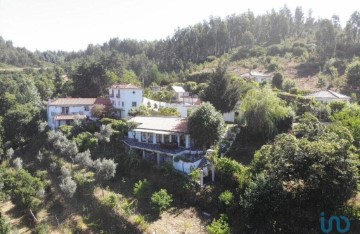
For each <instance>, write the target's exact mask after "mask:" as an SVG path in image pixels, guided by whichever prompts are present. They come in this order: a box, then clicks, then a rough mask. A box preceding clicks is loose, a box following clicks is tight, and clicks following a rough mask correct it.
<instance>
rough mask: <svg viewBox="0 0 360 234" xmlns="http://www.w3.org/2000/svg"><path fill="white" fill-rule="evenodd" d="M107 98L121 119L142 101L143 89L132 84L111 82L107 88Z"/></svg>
mask: <svg viewBox="0 0 360 234" xmlns="http://www.w3.org/2000/svg"><path fill="white" fill-rule="evenodd" d="M109 98H110V101H111V104H112V106H113V107H114V108H115V109H116V110H117V115H118V117H120V118H121V119H124V118H127V117H128V113H129V110H130V109H131V108H137V107H139V106H140V105H141V104H142V103H143V89H142V88H140V87H137V86H135V85H132V84H113V85H112V86H111V87H110V88H109Z"/></svg>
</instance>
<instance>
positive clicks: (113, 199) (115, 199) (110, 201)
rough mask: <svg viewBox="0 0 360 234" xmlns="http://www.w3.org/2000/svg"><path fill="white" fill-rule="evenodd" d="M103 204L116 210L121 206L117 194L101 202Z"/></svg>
mask: <svg viewBox="0 0 360 234" xmlns="http://www.w3.org/2000/svg"><path fill="white" fill-rule="evenodd" d="M101 204H102V205H103V206H105V207H108V208H110V209H114V208H115V207H116V206H117V205H118V204H119V197H118V196H116V195H115V194H110V195H109V196H106V197H105V198H104V199H102V200H101Z"/></svg>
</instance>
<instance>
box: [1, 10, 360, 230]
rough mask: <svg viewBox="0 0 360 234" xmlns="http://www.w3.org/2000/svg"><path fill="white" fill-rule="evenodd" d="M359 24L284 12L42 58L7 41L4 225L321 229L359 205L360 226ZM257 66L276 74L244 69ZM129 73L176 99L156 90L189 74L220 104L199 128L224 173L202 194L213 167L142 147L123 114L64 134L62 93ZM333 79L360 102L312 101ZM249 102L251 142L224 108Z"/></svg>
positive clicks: (98, 88)
mask: <svg viewBox="0 0 360 234" xmlns="http://www.w3.org/2000/svg"><path fill="white" fill-rule="evenodd" d="M359 28H360V13H359V12H354V13H353V14H352V15H351V17H350V19H349V20H348V22H347V25H346V27H345V28H342V27H341V26H340V24H339V19H338V18H337V17H336V16H334V17H332V18H331V19H317V20H315V19H314V18H313V17H312V16H311V12H309V14H307V16H305V14H304V13H303V12H302V9H301V7H298V8H297V9H296V10H295V12H291V11H289V9H288V8H287V7H283V8H281V9H280V10H278V11H275V10H272V11H270V12H268V13H266V14H263V15H259V16H255V15H254V14H253V13H252V12H251V11H248V12H246V13H243V14H240V15H231V16H228V17H226V18H225V19H221V18H217V17H211V18H210V19H209V20H207V21H204V22H202V23H199V24H196V25H193V26H189V27H187V28H182V29H178V30H177V31H176V32H175V33H174V35H173V36H172V37H169V38H166V39H163V40H159V41H136V40H129V39H127V40H120V39H116V38H114V39H110V40H109V41H108V42H105V43H104V44H103V45H89V46H88V48H87V49H86V50H85V51H77V52H62V51H58V52H53V51H45V52H39V51H35V52H31V51H28V50H26V49H24V48H16V47H14V46H13V45H12V43H11V41H5V40H3V39H2V38H0V201H1V204H2V206H1V209H0V211H1V213H0V214H1V216H0V233H6V234H7V233H9V232H10V231H14V232H16V231H20V230H21V231H22V230H25V232H28V233H29V232H34V233H51V232H53V233H69V232H74V233H88V232H94V233H100V232H102V231H105V232H107V233H123V232H130V233H144V232H147V233H152V232H154V231H160V230H161V231H164V232H168V231H169V229H167V227H165V226H166V225H167V224H168V223H169V222H171V224H169V226H170V227H171V228H175V229H176V230H175V232H178V233H187V232H196V233H211V234H212V233H231V232H233V233H280V232H283V233H319V231H320V227H319V215H320V213H321V212H325V214H326V216H327V217H328V216H331V215H335V214H341V215H346V216H347V217H348V218H349V219H350V221H351V231H352V232H354V233H355V232H359V231H358V230H360V229H359V218H360V215H359V214H360V210H359V207H360V204H359V202H358V201H359V194H358V188H359V187H358V186H359V181H358V178H359V165H360V163H359V158H360V157H359V142H360V129H359V126H360V107H359V105H358V101H359V100H358V97H359V95H358V96H357V95H356V92H357V91H358V90H359V88H360V62H359V58H358V57H357V56H359V55H360V30H359ZM250 70H252V71H258V72H265V73H271V74H272V75H273V76H274V77H273V82H272V83H271V84H266V83H260V84H258V83H255V82H251V81H246V80H244V79H242V78H239V76H240V74H242V73H244V72H248V71H250ZM117 82H127V83H133V84H137V85H141V83H143V85H144V87H145V95H146V96H148V97H151V98H153V99H157V100H163V101H169V100H171V99H172V93H171V92H170V91H169V90H167V89H166V88H165V89H162V90H160V91H152V90H151V89H150V88H149V87H150V86H153V85H161V86H168V85H170V84H179V85H183V86H184V88H185V89H186V90H187V91H190V92H191V93H193V94H198V95H199V96H200V97H201V98H202V99H203V100H206V101H208V102H209V103H205V104H203V105H201V107H200V108H198V109H196V110H194V111H193V112H192V114H191V115H190V117H189V126H191V129H190V131H192V135H193V136H194V137H195V138H196V142H197V144H198V147H204V148H205V146H209V145H212V146H213V149H214V153H213V154H212V155H211V156H210V159H211V160H212V162H213V163H214V165H215V167H216V179H215V183H210V181H205V182H206V184H207V185H206V186H205V187H204V188H200V187H199V184H198V180H199V177H200V172H199V171H198V170H194V171H193V172H192V173H191V174H190V175H189V176H184V175H183V174H179V173H177V172H175V171H174V170H173V168H172V166H171V165H165V166H164V167H162V168H160V169H159V168H157V167H155V166H154V165H152V164H151V163H148V162H147V161H144V160H141V155H138V152H136V151H134V150H131V151H127V149H126V148H125V146H124V145H123V144H122V140H123V139H124V137H126V136H127V132H128V130H129V129H131V128H132V127H133V126H132V125H131V124H127V123H126V122H125V121H123V120H118V119H116V118H113V116H112V115H111V112H108V113H105V112H104V113H100V115H99V116H100V117H101V118H100V119H99V120H98V121H85V122H78V121H74V123H73V124H72V125H70V126H63V127H61V128H60V129H59V131H57V132H53V131H50V130H49V129H48V127H47V124H46V122H45V121H46V108H45V103H46V102H47V100H48V99H52V98H57V97H66V96H73V97H98V96H107V90H106V89H107V87H109V86H110V85H111V84H113V83H117ZM323 88H333V89H339V90H341V91H344V92H345V93H347V94H349V95H350V94H351V103H342V102H334V103H331V104H325V103H319V102H316V101H314V100H310V99H308V98H305V97H303V94H305V93H308V92H309V91H311V90H314V89H323ZM238 100H241V102H242V103H241V107H240V108H241V114H240V116H239V117H238V119H237V120H236V123H235V126H236V128H235V130H233V131H232V132H231V134H229V135H231V136H236V138H235V139H234V138H233V137H230V138H229V139H223V136H224V134H223V131H224V121H223V119H222V117H221V116H222V115H221V114H220V112H221V113H226V112H228V111H229V109H233V108H234V107H235V106H236V103H237V101H238ZM153 111H154V110H149V109H148V108H147V107H145V106H141V107H139V108H136V109H134V110H133V111H132V114H134V115H139V114H141V115H150V114H153ZM157 114H164V115H177V114H178V113H177V111H176V110H172V109H167V110H162V111H160V112H158V113H157ZM209 123H211V124H209ZM230 145H231V146H230ZM221 155H223V156H224V157H220V156H221ZM3 204H5V205H4V206H3ZM179 220H180V221H181V222H179ZM9 223H11V224H12V227H10V225H9Z"/></svg>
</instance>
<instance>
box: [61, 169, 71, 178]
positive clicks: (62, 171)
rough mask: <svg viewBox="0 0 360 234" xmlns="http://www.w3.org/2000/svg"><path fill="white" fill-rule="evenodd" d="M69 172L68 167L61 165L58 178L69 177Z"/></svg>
mask: <svg viewBox="0 0 360 234" xmlns="http://www.w3.org/2000/svg"><path fill="white" fill-rule="evenodd" d="M70 176H71V172H70V170H69V169H67V168H66V167H65V166H62V167H61V169H60V179H62V180H63V179H65V178H66V177H70Z"/></svg>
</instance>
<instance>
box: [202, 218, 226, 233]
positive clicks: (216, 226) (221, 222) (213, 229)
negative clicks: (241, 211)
mask: <svg viewBox="0 0 360 234" xmlns="http://www.w3.org/2000/svg"><path fill="white" fill-rule="evenodd" d="M207 230H208V231H209V233H210V234H230V233H231V228H230V225H229V222H228V217H227V216H226V215H225V214H221V215H220V218H219V219H218V220H216V219H214V220H213V221H212V222H211V224H210V225H209V226H207Z"/></svg>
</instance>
